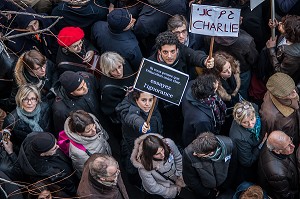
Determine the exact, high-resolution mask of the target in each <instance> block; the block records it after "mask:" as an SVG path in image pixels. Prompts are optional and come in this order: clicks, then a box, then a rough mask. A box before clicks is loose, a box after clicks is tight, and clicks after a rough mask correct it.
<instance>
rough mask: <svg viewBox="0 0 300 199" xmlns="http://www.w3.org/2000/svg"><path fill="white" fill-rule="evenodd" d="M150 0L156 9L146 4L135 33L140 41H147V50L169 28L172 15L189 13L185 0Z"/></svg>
mask: <svg viewBox="0 0 300 199" xmlns="http://www.w3.org/2000/svg"><path fill="white" fill-rule="evenodd" d="M148 2H149V3H150V5H151V6H153V7H154V8H156V9H153V8H152V7H150V6H148V5H144V6H143V9H142V10H141V12H140V14H139V17H138V19H137V21H136V24H135V26H134V34H135V35H136V37H137V39H138V40H139V41H144V42H145V43H146V45H145V50H146V51H147V50H149V49H152V47H153V46H154V44H155V38H156V37H157V35H158V34H159V33H161V32H163V31H166V30H167V21H168V19H169V18H170V17H171V16H173V15H175V14H181V15H184V16H186V15H187V7H186V3H185V1H182V0H151V1H148ZM166 13H167V14H166ZM148 53H149V52H148ZM148 56H149V54H148Z"/></svg>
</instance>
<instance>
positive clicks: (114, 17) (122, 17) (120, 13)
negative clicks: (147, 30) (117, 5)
mask: <svg viewBox="0 0 300 199" xmlns="http://www.w3.org/2000/svg"><path fill="white" fill-rule="evenodd" d="M130 21H131V16H130V13H129V11H128V10H126V9H115V10H113V11H111V12H110V13H109V14H108V15H107V23H108V26H109V28H110V30H111V31H112V32H115V33H121V32H123V30H124V29H125V28H126V27H127V26H128V25H129V23H130Z"/></svg>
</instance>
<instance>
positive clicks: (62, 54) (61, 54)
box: [56, 39, 97, 75]
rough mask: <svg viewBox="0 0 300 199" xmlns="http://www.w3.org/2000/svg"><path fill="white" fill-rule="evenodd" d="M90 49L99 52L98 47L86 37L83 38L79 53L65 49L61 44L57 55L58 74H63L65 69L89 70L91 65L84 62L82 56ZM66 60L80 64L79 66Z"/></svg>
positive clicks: (74, 70)
mask: <svg viewBox="0 0 300 199" xmlns="http://www.w3.org/2000/svg"><path fill="white" fill-rule="evenodd" d="M88 51H94V52H95V53H97V50H96V48H95V47H94V46H93V45H92V44H91V43H90V42H89V41H88V40H86V39H84V40H83V45H82V50H81V52H80V53H77V54H75V53H72V52H70V51H68V50H65V49H64V48H63V47H61V46H60V47H59V49H58V52H57V57H56V64H57V72H58V74H59V75H61V74H62V73H63V72H65V71H73V72H78V71H88V68H89V66H88V65H87V64H86V63H83V60H82V58H81V57H84V56H85V54H86V53H87V52H88ZM78 55H79V56H80V57H79V56H78ZM66 62H72V63H77V64H80V65H79V66H77V65H75V64H72V63H66Z"/></svg>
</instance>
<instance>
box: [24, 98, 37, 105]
mask: <svg viewBox="0 0 300 199" xmlns="http://www.w3.org/2000/svg"><path fill="white" fill-rule="evenodd" d="M37 100H38V99H37V98H36V97H33V98H30V99H29V98H24V99H22V102H24V103H27V104H28V103H29V102H33V103H36V102H37Z"/></svg>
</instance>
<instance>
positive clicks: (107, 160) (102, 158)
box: [89, 154, 119, 180]
mask: <svg viewBox="0 0 300 199" xmlns="http://www.w3.org/2000/svg"><path fill="white" fill-rule="evenodd" d="M109 166H115V167H117V168H119V165H118V162H117V161H116V160H115V159H114V158H113V157H112V156H111V155H107V154H98V156H97V158H96V159H95V160H94V161H92V162H90V164H89V171H90V174H91V176H92V177H93V178H94V179H96V180H97V179H99V178H102V177H107V167H109Z"/></svg>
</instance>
